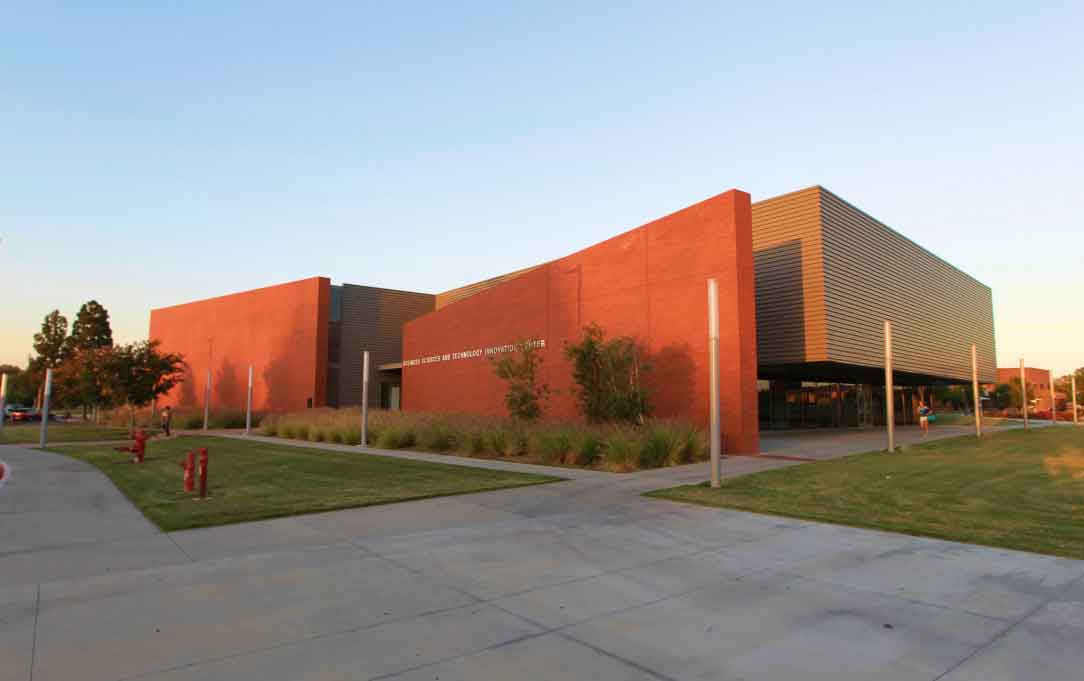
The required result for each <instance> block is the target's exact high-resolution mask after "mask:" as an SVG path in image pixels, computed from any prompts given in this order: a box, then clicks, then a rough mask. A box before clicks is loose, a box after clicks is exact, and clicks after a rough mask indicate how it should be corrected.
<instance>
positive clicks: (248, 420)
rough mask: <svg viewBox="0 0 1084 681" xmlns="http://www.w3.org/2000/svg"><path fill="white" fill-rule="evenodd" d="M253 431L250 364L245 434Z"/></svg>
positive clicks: (249, 368) (250, 368) (249, 369)
mask: <svg viewBox="0 0 1084 681" xmlns="http://www.w3.org/2000/svg"><path fill="white" fill-rule="evenodd" d="M251 432H252V365H251V364H249V365H248V399H247V400H246V406H245V435H248V434H250V433H251Z"/></svg>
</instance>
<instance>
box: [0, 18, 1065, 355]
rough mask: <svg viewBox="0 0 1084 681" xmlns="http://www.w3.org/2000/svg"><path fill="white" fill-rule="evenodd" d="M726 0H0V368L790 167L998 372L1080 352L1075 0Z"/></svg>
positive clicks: (533, 238) (585, 230) (473, 274)
mask: <svg viewBox="0 0 1084 681" xmlns="http://www.w3.org/2000/svg"><path fill="white" fill-rule="evenodd" d="M727 5H728V3H718V2H713V3H686V2H666V3H662V2H628V1H626V2H620V3H612V4H607V3H601V2H600V3H582V2H570V3H565V2H557V1H553V0H550V1H547V2H538V3H531V4H521V3H497V2H485V3H477V4H467V3H454V2H434V3H407V2H399V3H380V4H368V3H363V2H349V3H343V4H342V5H330V4H321V3H315V2H311V3H300V2H290V3H284V2H268V1H261V2H251V3H230V2H223V1H222V0H215V1H214V2H196V1H190V2H183V3H163V2H128V3H114V2H68V3H54V2H46V1H44V0H35V1H34V2H22V1H21V0H16V1H14V2H12V1H11V0H9V1H8V2H4V3H0V237H2V239H3V240H2V243H0V268H2V272H3V274H4V279H5V286H4V294H3V296H2V303H0V304H2V309H3V315H2V317H0V362H16V363H19V364H23V363H25V361H26V357H27V354H28V353H29V352H30V349H31V348H30V346H31V336H32V334H33V333H34V332H35V331H36V330H37V329H38V327H39V326H40V323H41V318H42V317H43V316H44V315H45V314H46V313H47V312H48V311H49V310H51V309H53V308H59V309H60V310H61V311H62V312H64V313H65V314H66V315H67V316H68V317H69V319H71V318H73V317H74V314H75V312H76V310H77V309H78V307H79V305H80V304H81V303H82V302H84V301H85V300H87V299H90V298H95V299H97V300H99V301H100V302H101V303H102V304H104V305H105V306H106V307H107V308H108V309H109V311H110V312H111V314H112V317H113V324H114V333H115V336H116V337H117V338H118V340H123V341H127V340H136V339H140V338H143V337H145V336H146V333H147V326H148V310H149V309H150V308H152V307H160V306H164V305H171V304H175V303H179V302H184V301H187V300H192V299H197V298H202V297H207V296H212V295H218V294H222V293H226V292H231V291H236V290H243V289H246V288H253V287H257V286H262V285H267V284H271V283H278V282H283V281H289V280H292V279H299V278H302V277H308V276H314V275H324V276H330V277H331V278H332V281H333V282H343V281H346V282H351V283H359V284H372V285H377V286H387V287H393V288H404V289H412V290H422V291H432V292H436V291H441V290H445V289H448V288H452V287H454V286H457V285H461V284H464V283H468V282H471V281H475V280H478V279H482V278H485V277H488V276H492V275H495V274H499V273H503V272H506V271H509V270H513V269H516V268H519V267H523V266H527V265H531V264H536V263H538V262H541V261H544V260H547V259H550V258H553V257H557V256H561V255H565V254H567V253H570V252H572V251H574V250H577V249H579V248H581V247H584V246H587V245H590V244H592V243H595V242H597V241H600V240H602V239H604V238H606V237H609V236H612V235H614V234H616V233H618V232H620V231H624V230H626V229H630V228H632V227H635V226H637V225H639V224H642V223H644V222H646V221H648V220H651V219H653V218H656V217H660V216H662V215H664V214H667V213H670V212H672V211H674V210H677V209H680V208H682V207H684V206H686V205H688V204H690V203H693V202H695V201H698V200H701V199H704V198H707V197H708V196H711V195H714V194H716V193H719V192H721V191H724V190H726V189H729V188H731V187H738V188H740V189H744V190H745V191H748V192H750V193H751V194H752V195H753V199H754V200H758V199H761V198H767V197H769V196H774V195H776V194H781V193H784V192H787V191H791V190H794V189H798V188H801V187H805V186H808V185H812V184H821V185H824V186H826V187H828V188H829V189H831V190H833V191H834V192H836V193H837V194H840V195H841V196H842V197H844V198H845V199H847V200H849V201H850V202H852V203H854V204H855V205H857V206H859V207H860V208H863V209H864V210H866V211H868V212H870V213H871V214H873V215H874V216H876V217H878V218H879V219H881V220H882V221H884V222H886V223H887V224H889V225H890V226H892V227H894V228H896V229H897V230H899V231H901V232H902V233H904V234H905V235H907V236H909V237H911V238H912V239H914V240H915V241H917V242H918V243H920V244H922V245H923V246H925V247H926V248H928V249H930V250H932V251H933V252H935V253H937V254H938V255H940V256H942V257H943V258H945V259H946V260H948V261H949V262H951V263H953V264H955V265H957V266H958V267H960V268H962V269H963V270H965V271H966V272H968V273H970V274H971V275H973V276H975V277H977V278H978V279H979V280H981V281H982V282H984V283H986V284H988V285H989V286H991V287H992V288H993V291H994V314H995V323H996V332H997V350H998V360H999V364H1001V365H1015V364H1016V362H1017V361H1018V358H1019V357H1020V355H1021V354H1023V355H1024V356H1025V357H1026V359H1027V361H1028V364H1029V365H1033V366H1040V367H1052V368H1054V369H1055V370H1056V371H1058V372H1061V371H1065V370H1067V369H1069V368H1070V367H1076V366H1081V365H1084V221H1082V218H1081V215H1082V210H1081V206H1080V203H1081V186H1082V182H1081V180H1082V179H1084V178H1082V172H1084V170H1082V169H1084V127H1082V122H1084V38H1082V28H1081V27H1082V26H1084V3H1081V2H1079V0H1076V1H1075V2H1060V3H1057V2H1056V3H1022V2H1011V3H1010V2H984V3H972V2H966V3H952V2H935V3H928V4H924V3H919V2H904V3H893V4H889V3H880V2H877V3H868V2H863V3H853V4H848V5H840V6H834V7H830V6H826V5H824V4H823V3H808V2H803V3H774V2H749V3H735V4H732V5H729V6H727ZM916 285H921V282H916Z"/></svg>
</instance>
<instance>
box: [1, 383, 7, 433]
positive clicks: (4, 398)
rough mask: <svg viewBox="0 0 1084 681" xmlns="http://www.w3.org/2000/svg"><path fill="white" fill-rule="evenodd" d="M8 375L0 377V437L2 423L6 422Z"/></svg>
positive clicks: (2, 429) (2, 431)
mask: <svg viewBox="0 0 1084 681" xmlns="http://www.w3.org/2000/svg"><path fill="white" fill-rule="evenodd" d="M7 404H8V375H7V374H2V375H0V435H3V433H4V421H7V419H8V415H7Z"/></svg>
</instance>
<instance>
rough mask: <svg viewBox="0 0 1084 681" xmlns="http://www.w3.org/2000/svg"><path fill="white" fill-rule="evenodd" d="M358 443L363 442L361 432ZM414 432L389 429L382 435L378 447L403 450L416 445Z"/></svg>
mask: <svg viewBox="0 0 1084 681" xmlns="http://www.w3.org/2000/svg"><path fill="white" fill-rule="evenodd" d="M358 442H361V432H360V431H359V432H358ZM414 442H415V439H414V431H413V430H405V429H400V428H395V427H391V428H387V429H385V430H384V431H383V432H382V433H380V440H379V442H378V445H379V446H380V447H383V448H384V449H403V448H404V447H412V446H413V445H414Z"/></svg>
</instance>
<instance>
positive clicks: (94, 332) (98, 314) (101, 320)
mask: <svg viewBox="0 0 1084 681" xmlns="http://www.w3.org/2000/svg"><path fill="white" fill-rule="evenodd" d="M70 344H71V348H72V349H73V350H90V349H94V348H108V347H111V346H112V345H113V329H112V327H111V326H110V325H109V312H108V311H107V310H106V309H105V308H104V307H102V306H101V304H100V303H99V302H98V301H96V300H88V301H87V302H85V303H83V306H82V307H80V308H79V312H78V313H77V314H76V315H75V321H74V322H72V335H71V341H70Z"/></svg>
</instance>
